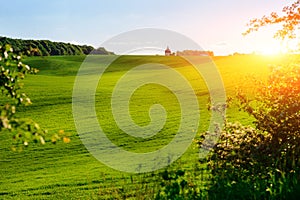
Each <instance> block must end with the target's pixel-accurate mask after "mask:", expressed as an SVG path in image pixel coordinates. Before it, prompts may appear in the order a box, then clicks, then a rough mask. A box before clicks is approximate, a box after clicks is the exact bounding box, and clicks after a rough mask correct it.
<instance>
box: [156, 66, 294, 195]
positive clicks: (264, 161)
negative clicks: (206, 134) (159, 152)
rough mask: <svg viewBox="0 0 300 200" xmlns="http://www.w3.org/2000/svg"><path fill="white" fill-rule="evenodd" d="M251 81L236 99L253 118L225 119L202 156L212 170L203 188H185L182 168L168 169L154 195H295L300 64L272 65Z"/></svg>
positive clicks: (242, 108) (185, 183) (186, 180)
mask: <svg viewBox="0 0 300 200" xmlns="http://www.w3.org/2000/svg"><path fill="white" fill-rule="evenodd" d="M253 81H254V82H255V83H254V84H253V85H254V86H255V87H254V91H253V93H249V91H247V93H246V94H245V93H243V92H242V91H241V90H239V91H238V94H237V98H236V101H237V103H238V106H239V108H240V109H241V110H242V111H244V112H247V113H248V114H249V115H251V116H253V117H254V119H255V121H254V127H251V126H243V125H242V124H240V123H230V122H226V123H225V126H224V128H223V130H222V131H221V133H220V138H219V142H218V143H217V144H216V145H215V147H214V148H213V150H212V152H211V154H210V155H209V157H208V158H206V159H203V160H201V162H203V163H204V164H205V163H206V164H207V166H208V170H209V171H210V173H211V177H210V178H209V181H210V183H209V184H208V185H206V188H204V189H203V185H202V186H201V183H200V184H198V185H195V186H194V187H187V185H188V184H187V183H188V179H187V178H185V177H184V176H183V175H184V172H182V173H180V174H178V172H176V173H172V172H166V173H164V174H163V175H162V178H163V180H164V181H163V183H165V182H166V184H163V185H162V187H161V188H162V189H161V192H160V193H159V194H158V195H157V197H158V198H160V199H299V197H300V159H299V158H300V147H299V144H300V130H299V127H300V126H299V125H300V124H299V123H300V103H299V102H300V66H299V65H297V64H294V65H289V66H286V67H276V68H272V69H271V73H270V75H269V77H268V79H267V80H266V81H263V80H253ZM248 84H249V82H248ZM198 142H199V144H201V141H198ZM194 180H195V179H194ZM201 187H202V189H200V188H201Z"/></svg>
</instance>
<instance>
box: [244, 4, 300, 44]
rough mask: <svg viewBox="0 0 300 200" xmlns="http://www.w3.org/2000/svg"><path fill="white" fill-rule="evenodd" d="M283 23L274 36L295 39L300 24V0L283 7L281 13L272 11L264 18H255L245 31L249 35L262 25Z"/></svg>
mask: <svg viewBox="0 0 300 200" xmlns="http://www.w3.org/2000/svg"><path fill="white" fill-rule="evenodd" d="M272 24H282V28H281V29H280V30H278V31H277V32H276V33H275V35H274V37H276V38H280V39H294V38H295V37H296V33H295V32H296V30H297V28H298V25H299V24H300V0H297V1H295V2H294V3H292V4H291V5H288V6H285V7H284V8H283V9H282V13H281V15H279V14H278V13H276V12H272V13H271V14H270V15H268V16H266V15H264V16H263V17H262V18H254V19H252V20H250V22H249V23H248V29H247V30H246V31H245V32H244V33H243V34H244V35H247V34H249V33H251V32H253V31H258V30H259V29H260V28H261V27H264V26H267V25H272Z"/></svg>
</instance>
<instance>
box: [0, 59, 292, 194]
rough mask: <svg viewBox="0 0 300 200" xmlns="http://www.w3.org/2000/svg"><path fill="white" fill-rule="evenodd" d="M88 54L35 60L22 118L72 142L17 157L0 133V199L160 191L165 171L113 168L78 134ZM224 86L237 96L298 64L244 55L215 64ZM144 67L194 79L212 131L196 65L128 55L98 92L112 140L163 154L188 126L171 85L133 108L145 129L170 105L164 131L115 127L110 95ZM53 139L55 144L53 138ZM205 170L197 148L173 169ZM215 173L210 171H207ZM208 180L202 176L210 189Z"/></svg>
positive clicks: (241, 117) (203, 124)
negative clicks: (282, 67)
mask: <svg viewBox="0 0 300 200" xmlns="http://www.w3.org/2000/svg"><path fill="white" fill-rule="evenodd" d="M84 59H85V56H52V57H28V58H26V59H25V60H24V62H25V63H26V64H28V65H30V66H32V67H35V68H38V69H39V70H40V72H39V73H38V74H37V75H28V77H27V78H26V79H25V81H24V82H25V87H24V91H25V92H26V94H27V95H28V96H29V97H30V98H31V101H32V102H33V104H32V105H30V106H28V107H22V108H20V112H19V113H18V115H19V116H20V117H25V118H32V119H33V120H34V121H36V122H38V123H39V124H40V126H41V127H42V128H44V129H47V130H48V133H49V135H51V134H53V133H57V132H58V131H59V130H64V132H65V133H67V134H69V135H70V138H71V142H70V143H68V144H65V143H63V142H58V143H57V144H55V145H54V144H51V142H49V143H46V144H45V145H40V144H30V145H29V146H28V147H26V148H25V149H24V150H23V151H20V152H13V151H11V149H10V147H11V146H12V138H11V135H10V133H8V132H2V133H1V134H0V177H1V178H0V199H123V198H126V199H127V198H128V199H130V198H132V199H135V198H137V199H143V198H145V199H147V197H148V198H151V197H153V195H154V194H155V193H156V189H157V187H158V184H159V183H158V182H159V177H158V173H159V172H161V171H163V169H162V170H159V171H156V172H151V173H145V174H130V173H124V172H119V171H116V170H114V169H111V168H109V167H107V166H105V165H104V164H102V163H101V162H99V161H98V160H97V159H95V158H94V157H93V156H92V155H91V154H90V153H89V152H88V150H87V149H86V148H85V146H84V145H83V144H82V142H81V140H80V138H79V136H78V135H77V133H76V128H75V123H74V119H73V115H72V91H73V84H74V81H75V77H76V74H77V71H78V69H79V67H80V65H81V63H82V62H83V61H84ZM212 59H213V61H214V63H215V65H216V66H217V68H218V70H219V72H220V74H221V77H222V79H223V82H224V87H225V90H226V94H227V95H228V96H233V95H234V94H235V91H236V87H237V86H242V87H249V88H251V85H247V82H245V80H247V79H245V77H246V78H247V77H251V76H253V75H254V76H262V77H265V76H266V74H267V73H268V66H269V65H278V64H287V63H289V62H292V61H293V60H294V59H295V56H289V57H280V56H277V57H271V56H269V57H267V56H258V55H236V56H226V57H225V56H224V57H214V58H212ZM144 63H162V64H165V65H168V66H171V67H174V68H175V69H176V70H177V71H178V72H180V73H181V74H183V76H184V77H186V78H187V79H188V80H189V81H190V83H191V85H192V87H193V89H194V91H195V93H196V94H197V98H198V101H199V106H200V114H201V120H200V124H199V130H198V131H197V137H199V136H200V134H201V133H203V132H205V131H206V130H207V128H208V121H209V119H210V118H209V117H210V113H209V112H208V111H207V105H206V104H207V101H208V97H209V94H208V90H207V88H206V85H205V83H204V81H203V80H202V79H201V77H200V76H199V75H198V74H197V73H196V72H195V70H194V69H193V68H192V67H191V66H190V64H189V63H188V62H186V61H185V60H183V59H181V58H180V57H175V56H174V57H164V56H122V57H120V58H119V59H117V60H116V61H115V62H113V63H112V65H111V66H110V67H109V68H108V69H107V71H106V72H105V73H104V75H103V76H102V78H101V81H100V82H99V85H98V87H97V91H96V97H95V99H96V111H97V116H98V120H99V122H100V123H101V126H103V129H104V131H105V133H106V134H107V136H108V138H109V139H110V140H111V141H113V142H114V143H115V144H117V145H118V146H121V147H122V148H124V149H126V150H128V151H132V152H147V151H153V150H156V149H159V148H162V147H163V146H165V145H166V144H168V142H169V141H170V140H171V139H172V138H173V137H174V135H175V134H176V130H177V129H178V123H179V120H180V112H179V111H180V110H179V103H178V101H177V100H176V98H175V97H174V95H172V93H170V91H168V90H167V89H166V88H164V87H160V86H158V85H156V84H148V85H145V86H143V87H141V88H139V89H138V90H136V92H135V93H134V95H133V97H132V102H131V104H130V105H131V108H130V110H131V115H132V116H133V121H134V122H136V123H137V124H139V125H146V124H148V123H149V122H150V118H149V115H148V111H149V108H150V106H151V105H152V104H153V103H159V104H162V105H163V106H164V107H165V108H166V110H167V113H168V117H167V122H166V125H165V126H164V128H163V129H162V130H161V131H160V132H159V133H158V134H157V135H156V136H154V137H151V138H148V139H137V138H134V137H131V136H128V135H126V134H125V133H123V132H122V131H121V130H120V129H119V128H118V126H117V124H116V123H112V121H113V116H112V114H111V107H110V97H111V93H112V91H113V88H114V85H115V83H116V82H117V80H118V79H119V78H120V77H121V76H122V75H124V74H125V73H126V72H127V70H128V69H131V68H132V67H134V66H137V65H139V64H144ZM227 119H228V121H232V122H235V121H237V120H238V121H240V122H242V123H243V124H249V125H251V122H252V120H253V119H252V118H250V117H249V116H248V115H247V114H244V113H240V112H239V111H238V109H237V108H230V109H228V110H227ZM48 140H50V139H49V138H48ZM195 165H198V149H197V147H196V145H195V144H192V145H191V147H190V148H189V149H188V150H187V151H186V153H185V154H184V155H183V156H182V157H181V158H180V159H178V160H177V161H176V162H174V163H173V164H172V165H171V166H169V168H170V169H184V170H187V171H189V170H190V171H192V170H193V169H194V168H195V167H194V166H195ZM207 173H208V172H207ZM207 176H209V174H207V175H203V176H202V180H200V181H202V182H203V184H205V182H206V181H208V180H206V179H207Z"/></svg>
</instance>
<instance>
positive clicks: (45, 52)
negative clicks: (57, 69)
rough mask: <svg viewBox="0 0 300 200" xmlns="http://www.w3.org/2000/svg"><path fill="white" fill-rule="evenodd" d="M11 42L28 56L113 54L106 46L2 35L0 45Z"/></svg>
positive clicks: (10, 43) (17, 51)
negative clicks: (14, 37)
mask: <svg viewBox="0 0 300 200" xmlns="http://www.w3.org/2000/svg"><path fill="white" fill-rule="evenodd" d="M7 44H9V45H10V46H11V47H12V48H13V49H14V52H15V53H19V54H23V55H28V56H58V55H88V54H90V53H92V54H100V55H113V54H114V53H113V52H109V51H107V50H106V49H105V48H104V47H100V48H98V49H95V48H94V47H92V46H88V45H75V44H70V43H64V42H52V41H50V40H22V39H12V38H7V37H0V46H5V45H7Z"/></svg>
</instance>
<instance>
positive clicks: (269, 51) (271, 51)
mask: <svg viewBox="0 0 300 200" xmlns="http://www.w3.org/2000/svg"><path fill="white" fill-rule="evenodd" d="M258 52H259V54H262V55H266V56H276V55H280V54H285V53H287V50H286V48H285V47H284V46H283V45H280V44H276V43H273V44H272V45H268V46H263V47H261V49H260V50H259V51H258Z"/></svg>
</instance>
